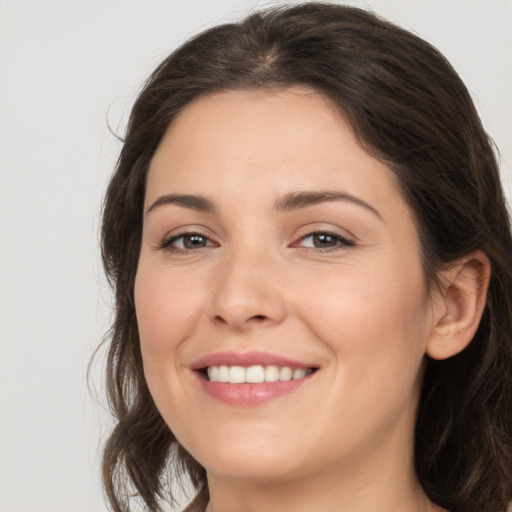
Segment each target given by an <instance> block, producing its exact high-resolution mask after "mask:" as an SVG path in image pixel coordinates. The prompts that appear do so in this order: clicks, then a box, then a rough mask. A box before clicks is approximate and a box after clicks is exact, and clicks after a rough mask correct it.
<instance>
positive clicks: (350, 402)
mask: <svg viewBox="0 0 512 512" xmlns="http://www.w3.org/2000/svg"><path fill="white" fill-rule="evenodd" d="M135 302H136V311H137V320H138V325H139V330H140V340H141V349H142V357H143V362H144V371H145V376H146V379H147V382H148V385H149V388H150V390H151V393H152V395H153V397H154V400H155V403H156V405H157V407H158V409H159V411H160V412H161V414H162V416H163V418H164V419H165V421H166V422H167V424H168V425H169V427H170V429H171V430H172V432H173V433H174V434H175V435H176V437H177V438H178V440H179V441H180V443H181V444H182V445H183V446H184V447H185V448H186V449H187V450H188V451H189V452H190V453H191V454H192V455H193V456H194V457H195V458H196V459H197V460H198V461H199V462H200V463H201V464H202V465H203V466H204V467H205V468H206V469H207V471H208V473H209V475H210V476H218V477H229V478H238V479H244V478H245V479H249V480H253V481H258V480H268V479H273V478H275V479H283V478H291V477H293V476H299V475H305V474H307V473H309V472H315V473H317V474H318V472H319V471H323V470H328V471H329V473H330V474H337V473H338V472H343V471H352V472H354V471H357V468H358V467H368V462H369V461H371V463H372V464H374V465H375V464H377V463H379V464H383V463H384V461H387V460H388V459H390V458H391V459H393V458H395V459H399V460H400V461H403V460H404V457H405V460H407V459H409V458H410V459H411V460H412V448H411V444H412V431H413V427H414V416H415V411H416V406H417V401H418V393H419V387H420V373H421V372H420V369H421V363H422V359H423V356H424V353H425V346H426V343H427V340H428V337H429V332H430V330H431V328H432V325H433V320H432V318H431V316H432V315H431V314H430V311H431V304H430V302H429V301H428V300H427V297H426V291H425V283H424V276H423V273H422V267H421V262H420V256H419V243H418V235H417V231H416V228H415V224H414V221H413V218H412V214H411V212H410V210H409V208H408V207H407V206H406V204H405V202H404V201H403V199H402V197H401V194H400V192H399V191H398V189H397V186H396V185H395V182H394V178H393V175H392V173H391V172H390V170H389V169H388V168H387V167H386V166H384V165H383V164H382V163H380V162H379V161H377V160H376V159H374V158H372V157H371V156H369V155H368V154H367V153H366V152H365V151H364V150H363V149H362V148H361V147H360V146H359V145H358V144H357V142H356V141H355V139H354V136H353V134H352V132H351V130H350V128H349V127H348V126H347V124H346V123H345V122H344V120H343V118H342V116H341V115H340V114H339V113H337V112H336V110H335V108H334V107H333V106H332V105H331V103H330V102H329V101H327V100H325V99H324V98H323V97H321V96H319V95H317V94H316V93H314V92H312V91H310V90H307V89H299V88H292V89H288V90H286V91H276V92H264V91H235V92H223V93H219V94H215V95H212V96H206V97H201V98H199V99H198V100H196V101H195V102H193V103H192V104H190V105H188V106H187V107H186V108H185V109H184V110H183V111H182V112H181V114H180V115H179V116H178V118H177V119H176V120H175V121H174V122H173V123H172V125H171V126H170V128H169V129H168V131H167V133H166V135H165V137H164V138H163V140H162V142H161V144H160V146H159V148H158V150H157V152H156V154H155V156H154V158H153V160H152V163H151V167H150V170H149V175H148V181H147V192H146V201H145V214H144V229H143V240H142V248H141V253H140V261H139V266H138V271H137V277H136V283H135ZM208 374H210V380H209V379H208ZM226 380H230V381H231V382H225V381H226ZM409 456H410V457H409ZM384 466H385V464H384Z"/></svg>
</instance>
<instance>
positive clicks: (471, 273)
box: [426, 251, 491, 359]
mask: <svg viewBox="0 0 512 512" xmlns="http://www.w3.org/2000/svg"><path fill="white" fill-rule="evenodd" d="M490 276H491V264H490V262H489V258H488V257H487V256H486V255H485V254H484V253H483V252H482V251H476V252H474V253H471V254H469V255H467V256H465V257H464V258H463V259H461V260H460V261H458V262H456V263H455V264H454V265H452V266H450V268H449V269H447V270H444V271H442V272H441V276H440V277H441V289H440V295H441V297H440V298H439V297H438V299H440V300H439V302H438V301H436V302H437V305H438V306H439V307H435V308H434V309H435V311H436V312H435V318H434V324H433V328H432V330H431V333H430V336H429V338H428V340H427V346H426V353H427V354H428V355H429V356H430V357H432V358H433V359H447V358H449V357H451V356H454V355H455V354H458V353H459V352H460V351H462V350H463V349H464V348H466V347H467V346H468V345H469V343H470V342H471V340H472V339H473V336H474V335H475V333H476V330H477V328H478V325H479V324H480V319H481V318H482V313H483V311H484V308H485V303H486V299H487V288H488V286H489V279H490Z"/></svg>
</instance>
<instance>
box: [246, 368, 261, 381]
mask: <svg viewBox="0 0 512 512" xmlns="http://www.w3.org/2000/svg"><path fill="white" fill-rule="evenodd" d="M245 381H246V382H253V383H259V382H265V368H263V366H249V368H246V370H245Z"/></svg>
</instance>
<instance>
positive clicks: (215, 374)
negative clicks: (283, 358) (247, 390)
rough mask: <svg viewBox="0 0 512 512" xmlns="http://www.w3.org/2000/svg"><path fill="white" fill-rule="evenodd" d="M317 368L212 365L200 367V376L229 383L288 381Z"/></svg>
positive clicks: (308, 373) (297, 378) (300, 377)
mask: <svg viewBox="0 0 512 512" xmlns="http://www.w3.org/2000/svg"><path fill="white" fill-rule="evenodd" d="M317 370H318V368H307V367H305V368H292V367H291V366H278V365H267V366H263V365H253V366H248V367H244V366H238V365H232V366H229V365H213V366H208V367H205V368H201V369H200V370H199V371H200V373H201V376H202V377H203V378H204V379H205V380H207V381H210V382H223V383H230V384H261V383H264V382H288V381H290V380H299V379H304V378H305V377H307V376H308V375H311V374H312V373H314V372H315V371H317Z"/></svg>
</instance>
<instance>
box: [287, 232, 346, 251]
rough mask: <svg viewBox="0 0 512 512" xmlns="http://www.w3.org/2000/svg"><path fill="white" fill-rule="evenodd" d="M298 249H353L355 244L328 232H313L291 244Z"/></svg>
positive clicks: (337, 234)
mask: <svg viewBox="0 0 512 512" xmlns="http://www.w3.org/2000/svg"><path fill="white" fill-rule="evenodd" d="M293 245H294V246H298V247H306V248H309V249H327V250H329V249H339V248H343V247H353V246H354V245H355V244H354V242H353V241H352V240H349V239H348V238H346V237H344V236H342V235H340V234H339V233H332V232H329V231H315V232H314V233H309V234H308V235H306V236H303V237H302V238H300V240H299V241H298V242H295V243H294V244H293Z"/></svg>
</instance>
